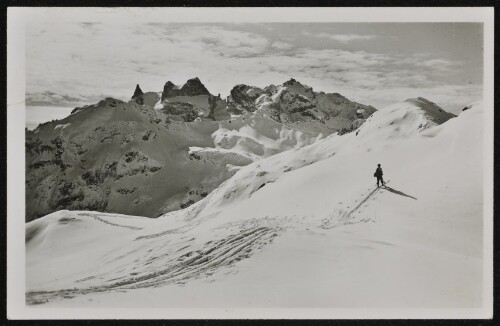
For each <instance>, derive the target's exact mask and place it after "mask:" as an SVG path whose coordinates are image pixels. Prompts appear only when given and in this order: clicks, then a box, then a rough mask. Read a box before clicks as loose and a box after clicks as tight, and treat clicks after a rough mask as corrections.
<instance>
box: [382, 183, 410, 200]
mask: <svg viewBox="0 0 500 326" xmlns="http://www.w3.org/2000/svg"><path fill="white" fill-rule="evenodd" d="M383 189H385V190H387V191H390V192H392V193H393V194H396V195H400V196H404V197H410V198H412V199H415V200H417V198H415V197H413V196H410V195H407V194H405V193H404V192H402V191H399V190H396V189H392V188H391V187H388V186H385V188H383Z"/></svg>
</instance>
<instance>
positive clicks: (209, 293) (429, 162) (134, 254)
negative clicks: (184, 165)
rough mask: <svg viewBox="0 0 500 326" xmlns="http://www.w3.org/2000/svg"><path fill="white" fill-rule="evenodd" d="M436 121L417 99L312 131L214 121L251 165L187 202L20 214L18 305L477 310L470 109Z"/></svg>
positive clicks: (477, 233)
mask: <svg viewBox="0 0 500 326" xmlns="http://www.w3.org/2000/svg"><path fill="white" fill-rule="evenodd" d="M449 118H450V117H444V116H443V113H442V112H440V111H439V110H437V109H435V108H434V107H433V106H432V103H431V102H428V101H426V100H424V99H421V98H419V99H412V100H408V101H405V102H402V103H399V104H396V105H393V106H390V107H387V108H385V109H382V110H379V111H377V112H375V113H374V114H373V115H372V116H371V117H370V118H368V120H367V121H366V122H365V124H363V125H362V126H361V127H360V128H359V129H358V130H356V131H354V132H351V133H348V134H345V135H342V136H339V135H337V134H332V135H330V136H327V137H325V138H321V137H320V136H318V138H317V139H315V141H314V142H311V139H310V138H307V139H306V138H303V137H302V136H301V135H299V134H293V132H292V131H290V130H288V129H287V130H285V129H281V130H275V129H274V128H272V127H273V126H271V122H269V121H268V122H266V123H269V124H270V125H269V128H267V127H266V128H253V129H252V128H250V127H248V126H249V125H250V126H252V124H248V122H247V123H245V124H243V123H241V124H240V125H239V126H236V125H235V126H232V127H231V128H229V126H228V128H227V129H226V130H224V129H219V130H218V131H217V132H216V133H214V135H213V138H214V142H215V143H216V147H217V148H216V149H213V148H212V149H211V150H212V151H215V152H219V153H222V152H224V151H229V152H234V153H240V154H239V155H240V156H242V155H243V154H241V153H245V156H246V157H247V159H248V161H253V162H252V163H250V164H248V165H246V166H242V167H240V168H239V170H238V171H237V172H236V173H235V174H234V175H233V176H232V177H231V178H229V179H228V180H226V181H225V182H224V183H222V184H221V185H219V186H218V187H217V188H216V189H215V190H213V191H212V192H211V193H210V194H208V196H206V197H205V198H203V199H202V200H200V201H198V202H196V203H195V204H193V205H191V206H190V207H188V208H186V209H183V210H179V211H173V212H170V213H167V214H165V215H163V216H161V217H160V218H158V219H149V218H145V217H138V216H127V215H119V214H106V213H99V212H83V211H58V212H55V213H52V214H50V215H47V216H45V217H43V218H40V219H37V220H35V221H32V222H29V223H27V224H26V288H27V293H26V302H27V303H28V304H43V307H47V306H49V307H78V308H84V307H120V308H125V307H134V308H140V307H148V308H155V307H161V308H230V307H240V308H366V309H369V308H408V309H424V308H433V309H434V308H479V307H481V306H482V297H483V293H482V289H483V285H482V284H483V280H482V275H483V268H482V266H483V234H482V230H483V224H482V223H483V220H482V217H483V171H482V166H483V162H482V155H483V152H482V150H483V123H482V121H483V110H482V107H481V105H480V104H475V105H473V106H472V107H471V108H470V109H469V110H466V111H464V112H463V113H462V114H461V115H460V116H458V117H456V118H452V119H450V120H448V121H446V122H445V120H447V119H449ZM259 121H260V122H261V121H264V120H259ZM273 123H274V122H273ZM254 129H259V130H260V129H266V130H267V129H269V132H270V134H269V135H268V136H266V137H261V136H258V135H256V134H253V133H252V130H254ZM283 132H287V133H290V137H289V139H290V140H291V141H292V140H293V142H304V143H300V144H298V146H297V144H296V143H290V144H287V143H286V142H284V141H283V139H286V138H287V137H286V135H283ZM306 142H311V144H310V145H307V146H304V147H301V148H298V147H300V146H302V145H306V144H305V143H306ZM217 144H218V145H217ZM225 144H226V145H225ZM262 148H264V152H262V150H261V149H262ZM273 148H275V149H276V150H275V152H276V153H277V152H280V151H282V150H284V149H288V148H290V149H289V150H286V151H282V152H280V153H277V154H275V153H274V152H273V150H272V149H273ZM294 148H295V149H294ZM191 152H196V153H199V154H200V155H201V154H204V155H209V154H210V153H208V152H207V149H203V148H201V147H198V148H191ZM272 154H275V155H272ZM235 155H236V154H234V155H233V156H235ZM226 156H227V157H229V155H227V153H226V155H222V154H220V157H226ZM257 156H259V157H263V158H262V159H260V160H255V157H257ZM233 159H235V160H236V159H243V157H239V158H233ZM228 163H230V162H228ZM245 163H247V162H245ZM377 163H380V164H381V165H382V168H383V170H384V179H385V180H386V181H387V180H389V183H388V185H387V188H385V189H384V188H380V189H377V188H376V179H375V178H374V177H373V173H374V171H375V168H376V165H377Z"/></svg>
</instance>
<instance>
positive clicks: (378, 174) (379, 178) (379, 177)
mask: <svg viewBox="0 0 500 326" xmlns="http://www.w3.org/2000/svg"><path fill="white" fill-rule="evenodd" d="M383 175H384V172H382V167H381V166H380V164H378V167H377V170H375V174H373V176H374V177H377V187H380V186H379V182H382V186H385V182H384V178H383V177H382V176H383Z"/></svg>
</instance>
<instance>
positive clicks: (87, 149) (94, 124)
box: [26, 78, 452, 221]
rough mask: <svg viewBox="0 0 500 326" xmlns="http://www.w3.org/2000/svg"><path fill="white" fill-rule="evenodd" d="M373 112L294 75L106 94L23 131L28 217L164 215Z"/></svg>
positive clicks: (341, 131) (345, 129)
mask: <svg viewBox="0 0 500 326" xmlns="http://www.w3.org/2000/svg"><path fill="white" fill-rule="evenodd" d="M375 111H376V109H375V108H374V107H372V106H368V105H363V104H359V103H356V102H352V101H350V100H348V99H347V98H345V97H343V96H342V95H340V94H337V93H332V94H325V93H324V92H315V91H313V90H312V88H311V87H308V86H306V85H303V84H301V83H300V82H298V81H296V80H295V79H290V80H288V81H286V82H285V83H283V84H282V85H278V86H275V85H270V86H267V87H265V88H263V89H260V88H258V87H254V86H248V85H243V84H240V85H236V86H235V87H234V88H233V89H232V90H231V92H230V96H228V97H227V98H226V99H222V98H221V97H220V95H213V94H211V93H210V92H209V91H208V90H207V88H206V87H205V86H204V85H203V83H202V82H201V81H200V80H199V79H198V78H193V79H189V80H188V81H187V82H186V83H185V84H184V85H175V84H174V83H172V82H171V81H167V82H166V83H165V85H164V87H163V90H162V91H161V92H143V91H142V89H141V87H140V85H137V86H136V88H135V91H134V92H133V95H132V97H131V99H130V100H129V101H122V100H118V99H114V98H106V99H103V100H102V101H100V102H98V103H96V104H92V105H86V106H83V107H77V108H75V109H74V110H73V111H72V113H71V115H69V116H68V117H66V118H64V119H61V120H56V121H50V122H47V123H43V124H40V125H39V126H38V127H37V128H36V129H35V130H28V131H26V221H31V220H33V219H36V218H39V217H41V216H44V215H46V214H49V213H51V212H54V211H57V210H61V209H72V210H97V211H102V212H115V213H123V214H133V215H141V216H149V217H157V216H160V215H162V214H164V213H167V212H169V211H174V210H178V209H182V208H185V207H188V206H190V205H191V204H193V203H195V202H197V201H198V200H200V199H202V198H204V197H205V196H207V195H208V194H209V193H210V192H211V191H212V190H214V189H215V188H217V187H218V186H219V185H220V184H221V183H222V182H224V181H225V180H227V179H229V178H230V177H231V176H233V175H234V174H235V173H236V171H238V170H239V169H240V168H241V167H243V166H245V165H247V164H249V163H251V162H255V161H258V160H260V159H262V158H265V157H269V156H272V155H275V154H277V153H280V152H283V151H287V150H290V149H298V148H301V147H303V146H305V145H309V144H312V143H314V142H315V141H317V140H318V139H321V138H323V137H325V136H327V135H330V134H332V133H338V134H344V133H348V132H351V131H353V130H356V129H357V128H359V127H360V126H361V125H362V124H363V122H364V121H365V120H366V119H367V118H368V117H369V116H371V115H372V114H373V113H374V112H375ZM446 117H452V115H450V114H448V115H446Z"/></svg>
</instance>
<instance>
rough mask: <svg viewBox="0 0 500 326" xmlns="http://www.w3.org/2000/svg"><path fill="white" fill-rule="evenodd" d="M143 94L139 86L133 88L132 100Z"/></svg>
mask: <svg viewBox="0 0 500 326" xmlns="http://www.w3.org/2000/svg"><path fill="white" fill-rule="evenodd" d="M143 94H144V92H143V91H142V89H141V87H140V86H139V84H137V86H136V87H135V91H134V95H132V99H135V98H136V97H138V96H141V95H143Z"/></svg>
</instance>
